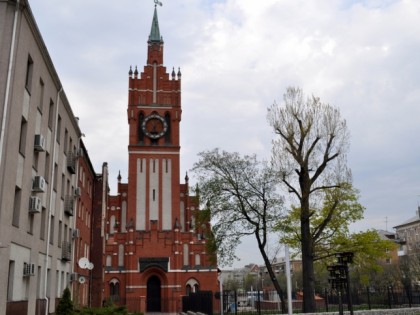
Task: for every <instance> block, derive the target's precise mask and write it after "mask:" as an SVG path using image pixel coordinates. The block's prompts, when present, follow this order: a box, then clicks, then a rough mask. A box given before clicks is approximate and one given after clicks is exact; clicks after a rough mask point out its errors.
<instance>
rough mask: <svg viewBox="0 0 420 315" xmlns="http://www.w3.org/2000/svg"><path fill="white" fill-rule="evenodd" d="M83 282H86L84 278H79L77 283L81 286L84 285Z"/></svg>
mask: <svg viewBox="0 0 420 315" xmlns="http://www.w3.org/2000/svg"><path fill="white" fill-rule="evenodd" d="M85 282H86V278H85V277H83V276H80V277H79V283H81V284H83V283H85Z"/></svg>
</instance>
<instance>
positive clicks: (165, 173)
mask: <svg viewBox="0 0 420 315" xmlns="http://www.w3.org/2000/svg"><path fill="white" fill-rule="evenodd" d="M163 48H164V43H163V39H162V37H161V35H160V30H159V22H158V16H157V10H156V6H155V11H154V16H153V21H152V27H151V31H150V36H149V39H148V41H147V65H145V66H144V68H143V71H142V72H139V71H138V70H137V67H135V68H134V69H132V68H130V71H129V87H128V108H127V118H128V124H129V145H128V162H129V166H128V182H127V183H123V182H121V176H119V178H118V193H117V195H115V196H108V200H107V202H106V203H105V204H107V206H106V209H104V212H103V213H104V214H103V215H105V218H106V219H105V220H104V221H102V222H104V224H105V226H103V227H102V231H104V234H105V235H108V237H107V238H106V239H105V243H104V244H103V246H104V247H105V248H104V251H105V256H104V257H105V261H104V262H103V263H104V266H105V273H104V279H103V281H104V296H105V299H107V300H112V301H113V302H115V303H117V304H118V303H120V304H123V305H127V308H128V310H129V311H140V312H179V311H181V310H182V297H183V296H187V295H189V294H191V293H193V292H196V291H198V290H200V291H212V293H213V296H214V293H215V292H216V291H218V282H217V266H216V265H215V263H214V262H213V263H212V261H211V259H210V256H209V255H208V254H207V253H206V249H205V247H206V238H205V231H206V230H207V229H209V224H208V223H207V224H200V226H197V225H198V224H197V225H196V224H195V216H196V213H197V211H199V200H198V196H190V195H189V186H188V176H185V183H184V184H180V183H179V180H180V122H181V117H182V108H181V71H180V70H179V69H178V70H177V71H175V69H173V70H172V72H171V73H167V71H166V67H165V66H164V65H163ZM215 302H216V301H213V309H217V308H218V305H216V304H217V303H215Z"/></svg>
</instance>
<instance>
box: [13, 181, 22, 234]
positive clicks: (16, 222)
mask: <svg viewBox="0 0 420 315" xmlns="http://www.w3.org/2000/svg"><path fill="white" fill-rule="evenodd" d="M21 199H22V190H21V189H20V188H19V187H17V186H16V187H15V198H14V203H13V220H12V224H13V226H15V227H19V219H20V204H21Z"/></svg>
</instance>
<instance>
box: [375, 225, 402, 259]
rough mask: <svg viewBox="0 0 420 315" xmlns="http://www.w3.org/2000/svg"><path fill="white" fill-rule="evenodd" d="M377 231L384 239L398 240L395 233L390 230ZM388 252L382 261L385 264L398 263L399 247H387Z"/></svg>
mask: <svg viewBox="0 0 420 315" xmlns="http://www.w3.org/2000/svg"><path fill="white" fill-rule="evenodd" d="M377 232H378V234H379V236H380V237H381V238H382V239H383V240H389V241H392V242H397V240H396V234H395V233H393V232H390V231H385V230H377ZM386 254H387V255H386V256H387V257H386V258H384V259H382V260H381V261H380V262H381V263H382V264H385V265H396V264H398V248H396V249H392V248H387V249H386Z"/></svg>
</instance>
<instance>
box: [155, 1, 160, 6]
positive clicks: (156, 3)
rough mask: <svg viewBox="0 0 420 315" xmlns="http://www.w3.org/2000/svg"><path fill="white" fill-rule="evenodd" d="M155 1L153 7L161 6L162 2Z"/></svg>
mask: <svg viewBox="0 0 420 315" xmlns="http://www.w3.org/2000/svg"><path fill="white" fill-rule="evenodd" d="M154 1H155V6H157V5H160V6H162V2H160V1H159V0H154Z"/></svg>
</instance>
